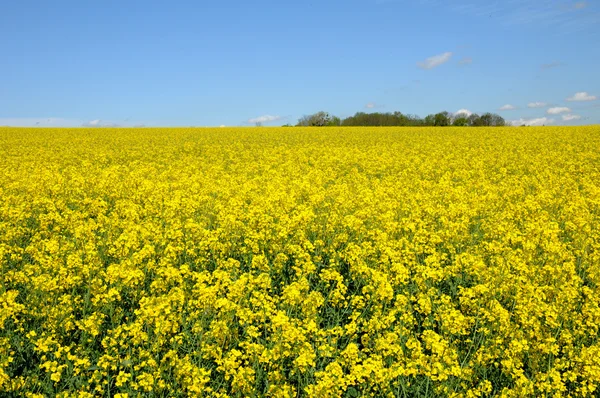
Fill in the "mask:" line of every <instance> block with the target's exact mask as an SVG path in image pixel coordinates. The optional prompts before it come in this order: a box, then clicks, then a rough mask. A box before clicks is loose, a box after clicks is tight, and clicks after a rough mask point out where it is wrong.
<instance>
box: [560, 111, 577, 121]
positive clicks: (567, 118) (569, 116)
mask: <svg viewBox="0 0 600 398" xmlns="http://www.w3.org/2000/svg"><path fill="white" fill-rule="evenodd" d="M579 119H581V116H579V115H572V114H570V113H569V114H567V115H562V120H563V121H565V122H570V121H571V120H579Z"/></svg>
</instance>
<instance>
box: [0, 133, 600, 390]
mask: <svg viewBox="0 0 600 398" xmlns="http://www.w3.org/2000/svg"><path fill="white" fill-rule="evenodd" d="M0 198H1V200H0V262H1V267H2V268H1V276H0V280H1V285H0V396H3V397H4V396H7V397H10V396H14V397H20V396H26V397H42V396H45V397H53V396H60V397H94V396H104V397H109V396H113V397H119V398H123V397H134V396H144V397H158V396H160V397H162V396H169V397H183V396H191V397H196V396H201V397H202V396H205V397H260V396H269V397H297V396H307V397H360V396H365V397H417V396H420V397H434V396H436V397H437V396H442V397H484V396H504V397H526V396H554V397H560V396H573V397H586V396H588V397H593V396H596V397H597V396H599V394H600V393H599V390H600V386H599V384H600V341H599V327H600V126H588V127H543V128H533V127H531V128H334V127H332V128H238V129H236V128H231V129H227V128H225V129H223V128H221V129H193V128H190V129H167V128H164V129H158V128H156V129H109V128H106V129H105V128H101V129H84V128H81V129H16V128H0Z"/></svg>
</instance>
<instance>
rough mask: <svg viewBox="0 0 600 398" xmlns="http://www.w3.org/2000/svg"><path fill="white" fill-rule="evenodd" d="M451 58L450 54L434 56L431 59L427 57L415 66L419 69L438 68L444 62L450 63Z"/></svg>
mask: <svg viewBox="0 0 600 398" xmlns="http://www.w3.org/2000/svg"><path fill="white" fill-rule="evenodd" d="M451 57H452V53H451V52H445V53H443V54H439V55H434V56H433V57H429V58H427V59H426V60H425V61H423V62H417V66H418V67H419V68H421V69H433V68H435V67H436V66H440V65H442V64H445V63H446V62H448V61H450V58H451Z"/></svg>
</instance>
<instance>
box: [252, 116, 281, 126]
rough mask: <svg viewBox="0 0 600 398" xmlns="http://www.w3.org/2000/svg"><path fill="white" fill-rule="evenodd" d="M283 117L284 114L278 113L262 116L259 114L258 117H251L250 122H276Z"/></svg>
mask: <svg viewBox="0 0 600 398" xmlns="http://www.w3.org/2000/svg"><path fill="white" fill-rule="evenodd" d="M281 119H283V116H278V115H262V116H258V117H254V118H251V119H248V123H252V124H254V123H269V122H276V121H278V120H281Z"/></svg>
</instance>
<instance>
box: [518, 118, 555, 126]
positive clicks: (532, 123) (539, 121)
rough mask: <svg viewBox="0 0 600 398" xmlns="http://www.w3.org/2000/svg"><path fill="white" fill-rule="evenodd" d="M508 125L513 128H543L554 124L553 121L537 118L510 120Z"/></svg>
mask: <svg viewBox="0 0 600 398" xmlns="http://www.w3.org/2000/svg"><path fill="white" fill-rule="evenodd" d="M510 123H511V124H512V125H513V126H522V125H525V126H543V125H546V124H552V123H554V119H548V118H547V117H538V118H535V119H523V118H520V119H517V120H512V121H510Z"/></svg>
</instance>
